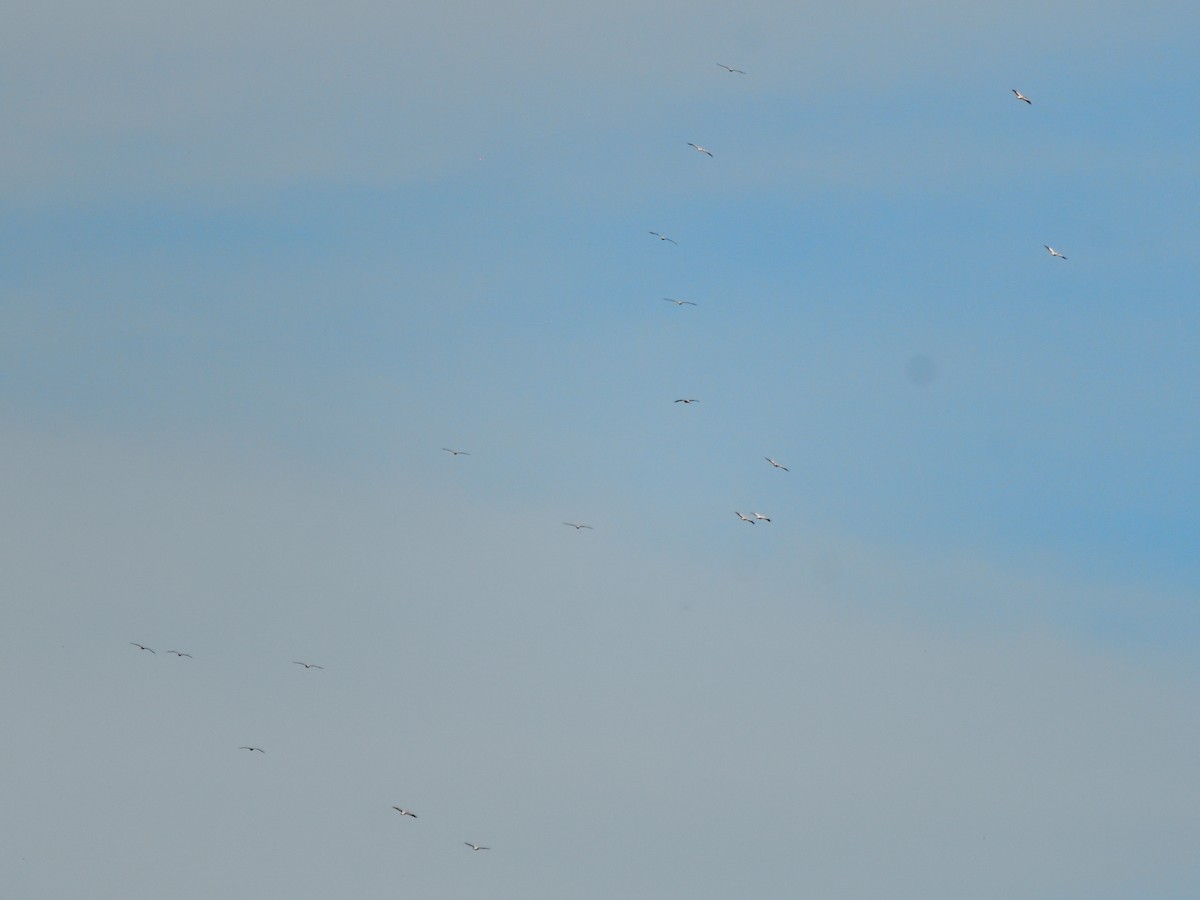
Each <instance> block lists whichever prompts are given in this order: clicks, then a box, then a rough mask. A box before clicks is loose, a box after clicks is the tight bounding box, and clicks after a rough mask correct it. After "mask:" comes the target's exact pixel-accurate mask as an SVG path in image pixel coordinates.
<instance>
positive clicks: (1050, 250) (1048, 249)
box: [1042, 244, 1066, 259]
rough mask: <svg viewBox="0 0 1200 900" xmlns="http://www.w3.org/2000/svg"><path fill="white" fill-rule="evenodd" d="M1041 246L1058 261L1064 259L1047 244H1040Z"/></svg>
mask: <svg viewBox="0 0 1200 900" xmlns="http://www.w3.org/2000/svg"><path fill="white" fill-rule="evenodd" d="M1042 246H1043V247H1045V248H1046V252H1047V253H1049V254H1050V255H1051V256H1057V257H1058V258H1059V259H1066V257H1065V256H1063V255H1062V254H1061V253H1059V252H1058V251H1057V250H1055V249H1054V248H1053V247H1051V246H1050V245H1049V244H1042Z"/></svg>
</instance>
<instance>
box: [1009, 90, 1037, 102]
mask: <svg viewBox="0 0 1200 900" xmlns="http://www.w3.org/2000/svg"><path fill="white" fill-rule="evenodd" d="M1012 92H1013V94H1014V96H1016V98H1017V99H1018V100H1024V101H1025V102H1026V103H1028V104H1029V105H1030V106H1033V101H1032V100H1030V99H1029V98H1028V97H1026V96H1025V95H1024V94H1022V93H1021V92H1020V91H1018V90H1017V89H1016V88H1013V89H1012Z"/></svg>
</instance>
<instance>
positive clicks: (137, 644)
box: [129, 641, 158, 656]
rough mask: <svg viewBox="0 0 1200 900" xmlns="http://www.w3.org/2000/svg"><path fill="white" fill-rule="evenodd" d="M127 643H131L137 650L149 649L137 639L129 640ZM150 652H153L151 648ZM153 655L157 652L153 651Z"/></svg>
mask: <svg viewBox="0 0 1200 900" xmlns="http://www.w3.org/2000/svg"><path fill="white" fill-rule="evenodd" d="M129 643H131V644H133V646H135V647H137V648H138V649H139V650H150V648H149V647H147V646H146V645H145V644H139V643H138V642H137V641H130V642H129ZM150 652H151V653H154V651H153V650H150ZM154 655H155V656H157V655H158V654H157V653H155V654H154Z"/></svg>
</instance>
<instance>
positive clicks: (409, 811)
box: [392, 806, 417, 819]
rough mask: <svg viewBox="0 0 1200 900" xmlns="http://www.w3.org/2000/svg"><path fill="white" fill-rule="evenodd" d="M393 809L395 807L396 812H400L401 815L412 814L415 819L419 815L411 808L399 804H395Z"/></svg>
mask: <svg viewBox="0 0 1200 900" xmlns="http://www.w3.org/2000/svg"><path fill="white" fill-rule="evenodd" d="M392 809H394V810H395V811H396V812H398V813H400V815H402V816H412V817H413V818H414V819H415V818H416V817H417V814H416V813H415V812H413V811H412V810H409V809H403V808H401V807H399V806H393V807H392Z"/></svg>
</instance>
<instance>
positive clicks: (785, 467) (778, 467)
mask: <svg viewBox="0 0 1200 900" xmlns="http://www.w3.org/2000/svg"><path fill="white" fill-rule="evenodd" d="M763 459H765V460H766V461H767V462H769V463H770V464H771V465H773V466H774V467H775V468H777V469H783V471H785V472H786V471H787V470H788V467H787V466H781V465H780V464H779V463H777V462H775V460H773V459H771V457H769V456H764V457H763Z"/></svg>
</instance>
